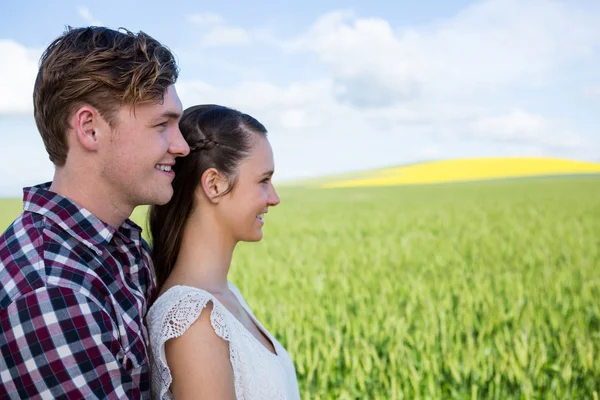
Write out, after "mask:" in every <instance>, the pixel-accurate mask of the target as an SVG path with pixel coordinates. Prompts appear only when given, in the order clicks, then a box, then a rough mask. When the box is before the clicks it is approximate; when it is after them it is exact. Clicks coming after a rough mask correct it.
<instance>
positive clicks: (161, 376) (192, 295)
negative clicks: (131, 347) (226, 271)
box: [147, 285, 300, 400]
mask: <svg viewBox="0 0 600 400" xmlns="http://www.w3.org/2000/svg"><path fill="white" fill-rule="evenodd" d="M231 288H232V291H233V292H234V293H235V294H236V296H237V297H238V300H239V301H240V303H241V304H242V306H243V307H244V308H245V309H246V311H248V313H249V314H250V316H251V317H252V318H253V319H254V321H255V323H256V324H257V325H258V326H259V328H260V329H262V330H263V332H264V333H265V334H266V335H267V337H269V339H271V341H272V343H273V346H274V347H275V350H276V353H277V355H275V354H273V353H271V352H270V351H269V350H267V349H266V348H265V347H264V346H263V344H262V343H260V342H259V341H258V340H257V339H256V338H255V337H254V336H253V335H252V334H251V333H250V332H249V331H248V330H247V329H246V328H245V327H244V326H243V324H242V323H241V322H239V321H238V320H237V319H236V318H235V317H234V316H233V315H232V314H231V313H230V312H229V310H227V309H226V308H225V306H223V305H222V304H221V303H220V302H219V301H218V300H217V299H216V298H215V297H214V296H212V295H211V294H210V293H208V292H206V291H203V290H201V289H197V288H192V287H188V286H175V287H172V288H171V289H169V290H168V291H167V292H165V293H164V294H163V295H162V296H160V297H159V298H158V299H157V301H156V302H155V304H154V305H153V306H152V308H151V309H150V311H149V312H148V318H147V322H148V329H149V331H150V345H151V346H150V347H151V352H152V354H151V361H152V391H153V397H154V398H157V399H161V400H162V399H166V400H171V399H172V398H173V396H172V394H171V392H170V390H169V387H170V386H171V383H172V376H171V371H170V369H169V366H168V365H167V362H166V356H165V343H166V342H167V340H169V339H173V338H176V337H179V336H181V335H183V334H184V333H185V332H186V331H187V329H189V327H190V326H191V325H192V324H193V323H194V322H195V321H196V320H197V319H198V317H199V316H200V313H201V312H202V310H203V309H204V308H205V307H206V305H207V304H208V302H209V301H212V303H213V309H212V312H211V315H210V321H211V325H212V328H213V329H214V331H215V333H216V334H217V335H218V336H219V337H220V338H222V339H223V340H226V341H227V342H228V343H229V353H230V354H229V358H230V361H231V365H232V368H233V375H234V387H235V393H236V397H237V399H238V400H254V399H277V400H279V399H280V400H287V399H293V400H296V399H300V394H299V391H298V384H297V381H296V373H295V369H294V365H293V363H292V361H291V359H290V357H289V355H288V354H287V352H286V351H285V349H284V348H283V347H282V346H281V344H280V343H279V342H278V341H277V340H276V339H275V338H274V337H273V336H272V335H271V334H270V333H269V332H268V331H267V330H266V329H265V328H264V327H263V326H262V324H261V323H260V322H259V321H258V320H257V319H256V317H255V316H254V314H252V311H251V310H250V309H249V307H248V305H247V304H246V302H245V301H244V299H243V297H241V294H240V293H239V291H238V290H237V288H235V287H234V286H233V285H231Z"/></svg>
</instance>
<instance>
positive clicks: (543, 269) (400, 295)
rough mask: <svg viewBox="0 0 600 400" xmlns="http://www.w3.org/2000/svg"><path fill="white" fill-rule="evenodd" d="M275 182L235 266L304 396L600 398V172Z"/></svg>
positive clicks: (239, 282) (234, 271) (4, 218)
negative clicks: (271, 201) (272, 197)
mask: <svg viewBox="0 0 600 400" xmlns="http://www.w3.org/2000/svg"><path fill="white" fill-rule="evenodd" d="M280 195H281V198H282V203H281V205H280V206H279V207H276V208H274V209H272V210H271V211H270V212H269V214H268V215H267V216H266V218H265V220H266V225H265V239H264V240H263V241H262V242H261V243H258V244H256V243H255V244H246V243H244V244H242V245H240V247H239V249H238V252H237V253H236V256H235V258H234V266H233V268H232V276H231V280H232V281H233V282H234V283H236V284H237V286H238V287H239V288H240V289H241V291H242V293H244V295H245V297H246V298H247V300H248V302H249V304H250V305H251V306H252V307H253V309H254V311H255V313H256V314H257V316H258V317H259V318H261V319H262V320H263V321H264V322H265V324H266V326H267V327H269V329H271V331H272V332H273V333H274V334H275V335H276V336H277V337H279V338H280V339H281V342H282V343H283V344H284V345H285V346H286V347H287V348H288V350H289V352H290V354H291V355H292V358H293V359H294V361H295V363H296V366H297V371H298V376H299V380H300V385H301V392H302V398H303V399H304V398H306V399H330V398H331V399H479V398H486V399H488V398H489V399H598V394H599V393H600V178H598V177H590V178H569V179H567V178H564V179H536V180H514V181H510V180H505V181H497V182H487V183H486V182H480V183H463V184H447V185H432V186H409V187H387V188H357V189H306V188H296V189H295V188H285V189H282V190H281V191H280ZM8 204H9V202H6V201H5V202H2V203H0V207H2V210H11V211H10V212H12V213H13V215H0V218H2V219H0V222H2V223H4V225H6V224H7V223H8V222H9V220H11V219H12V217H13V216H14V214H16V213H18V209H19V204H18V203H17V207H16V208H15V207H14V204H15V202H14V201H13V202H11V203H10V204H13V206H9V205H8ZM7 207H8V208H7ZM11 207H13V208H11ZM15 209H16V210H17V211H16V212H15ZM5 214H6V213H5ZM140 215H142V214H141V213H138V214H137V217H136V218H137V219H138V221H139V216H140Z"/></svg>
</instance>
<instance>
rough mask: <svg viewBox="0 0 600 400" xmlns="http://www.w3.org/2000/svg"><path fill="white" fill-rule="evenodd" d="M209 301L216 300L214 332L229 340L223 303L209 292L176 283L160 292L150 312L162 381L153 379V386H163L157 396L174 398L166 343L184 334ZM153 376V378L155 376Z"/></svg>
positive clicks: (212, 319)
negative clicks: (171, 394) (171, 392)
mask: <svg viewBox="0 0 600 400" xmlns="http://www.w3.org/2000/svg"><path fill="white" fill-rule="evenodd" d="M209 301H212V303H213V309H212V312H211V314H210V322H211V325H212V327H213V329H214V331H215V333H216V334H217V335H218V336H219V337H221V338H222V339H223V340H226V341H228V342H229V340H230V331H229V327H228V324H227V321H226V319H225V313H224V310H222V309H221V307H223V306H222V305H221V303H219V301H218V300H216V299H215V298H214V296H213V295H211V294H210V293H208V292H206V291H204V290H201V289H195V288H184V287H173V288H171V289H169V290H168V291H167V292H165V293H164V294H163V295H162V296H160V297H159V298H158V299H157V301H156V303H155V304H154V306H153V308H154V309H153V310H151V312H153V311H156V313H153V314H152V315H150V314H149V315H148V319H149V321H148V325H149V326H150V329H151V333H150V341H151V345H152V347H153V358H154V359H153V363H154V368H157V369H158V372H159V374H156V371H155V378H154V379H160V382H158V381H155V382H153V386H155V387H156V386H158V387H160V389H159V390H157V391H158V392H159V393H156V394H158V398H159V399H163V398H167V399H169V398H171V396H170V394H169V393H168V389H169V387H170V386H171V382H172V380H173V378H172V376H171V371H170V369H169V366H168V365H167V360H166V355H165V343H166V342H167V341H168V340H169V339H174V338H177V337H180V336H181V335H183V334H184V333H185V332H186V331H187V330H188V329H189V328H190V326H192V324H193V323H194V322H196V320H197V319H198V318H199V317H200V313H201V312H202V310H203V309H204V308H205V307H206V305H207V304H208V302H209ZM154 379H153V380H154Z"/></svg>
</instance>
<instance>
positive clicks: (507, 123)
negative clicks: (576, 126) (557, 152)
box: [471, 109, 585, 148]
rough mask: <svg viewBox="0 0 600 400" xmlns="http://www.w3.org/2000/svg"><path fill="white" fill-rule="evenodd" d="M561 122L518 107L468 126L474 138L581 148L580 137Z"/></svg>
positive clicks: (581, 141) (581, 139)
mask: <svg viewBox="0 0 600 400" xmlns="http://www.w3.org/2000/svg"><path fill="white" fill-rule="evenodd" d="M565 125H566V124H565V123H561V122H560V121H552V120H548V119H546V118H544V117H543V116H541V115H537V114H532V113H528V112H526V111H524V110H520V109H518V110H514V111H512V112H510V113H508V114H505V115H501V116H492V117H483V118H480V119H478V120H476V121H474V122H473V123H472V124H471V127H472V133H473V135H474V137H478V138H483V139H489V140H496V141H500V142H510V143H522V144H526V145H529V144H538V145H542V146H544V147H550V148H554V147H556V148H579V147H582V146H583V145H584V144H585V143H584V140H583V138H581V137H580V136H579V135H577V134H575V133H573V132H572V131H571V130H569V129H568V128H567V127H565Z"/></svg>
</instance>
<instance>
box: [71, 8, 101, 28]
mask: <svg viewBox="0 0 600 400" xmlns="http://www.w3.org/2000/svg"><path fill="white" fill-rule="evenodd" d="M77 12H78V13H79V16H80V17H81V18H82V19H83V20H84V21H85V22H86V23H88V24H89V25H93V26H102V25H103V24H102V22H100V21H99V20H98V19H96V18H94V16H93V15H92V12H91V11H90V9H89V8H87V7H83V6H79V7H78V8H77Z"/></svg>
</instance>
